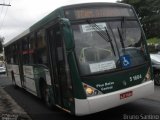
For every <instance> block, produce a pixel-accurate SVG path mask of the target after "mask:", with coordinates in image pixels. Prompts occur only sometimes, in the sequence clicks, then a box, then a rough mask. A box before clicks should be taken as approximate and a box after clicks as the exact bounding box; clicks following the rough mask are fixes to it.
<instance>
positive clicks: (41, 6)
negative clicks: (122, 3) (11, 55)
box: [0, 0, 117, 43]
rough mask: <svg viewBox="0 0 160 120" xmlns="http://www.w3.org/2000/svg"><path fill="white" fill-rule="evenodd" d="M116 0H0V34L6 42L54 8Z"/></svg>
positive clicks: (113, 0) (114, 0)
mask: <svg viewBox="0 0 160 120" xmlns="http://www.w3.org/2000/svg"><path fill="white" fill-rule="evenodd" d="M116 1H117V0H0V4H10V5H11V6H0V36H1V37H4V38H5V39H4V43H7V42H8V41H10V40H11V39H13V38H14V37H16V36H17V35H19V34H20V33H22V32H23V31H25V30H26V29H28V28H29V27H30V26H31V25H33V24H34V23H36V22H38V21H39V20H40V19H42V18H43V17H45V16H46V15H48V14H49V13H50V12H52V11H53V10H55V9H56V8H58V7H60V6H64V5H69V4H76V3H82V2H85V3H86V2H116Z"/></svg>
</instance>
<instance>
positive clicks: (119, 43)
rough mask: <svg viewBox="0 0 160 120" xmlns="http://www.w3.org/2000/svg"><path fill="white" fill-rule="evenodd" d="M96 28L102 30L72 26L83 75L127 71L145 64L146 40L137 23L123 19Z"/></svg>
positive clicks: (106, 22) (88, 26)
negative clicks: (144, 40) (119, 70)
mask: <svg viewBox="0 0 160 120" xmlns="http://www.w3.org/2000/svg"><path fill="white" fill-rule="evenodd" d="M94 24H96V26H97V27H98V28H97V27H94V25H93V23H91V24H89V23H87V22H86V23H82V24H74V25H72V29H73V33H74V40H75V54H76V58H77V61H78V66H79V70H80V73H81V75H90V74H95V73H102V72H108V71H114V70H116V69H127V68H131V67H134V66H138V65H141V64H144V63H145V61H146V57H145V50H144V49H145V47H144V42H143V37H142V33H141V29H140V26H139V23H138V22H137V21H136V20H125V21H124V18H122V19H120V20H116V21H105V22H95V23H94ZM106 31H107V32H108V33H107V32H106ZM100 34H102V35H103V36H105V37H106V39H108V41H107V40H105V38H104V37H102V35H100ZM111 43H112V44H111Z"/></svg>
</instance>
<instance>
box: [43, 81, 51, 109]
mask: <svg viewBox="0 0 160 120" xmlns="http://www.w3.org/2000/svg"><path fill="white" fill-rule="evenodd" d="M42 99H43V101H44V102H45V104H46V106H47V107H48V108H50V109H51V108H52V107H53V104H52V102H51V99H50V94H49V87H48V86H47V84H46V83H45V82H44V83H43V85H42Z"/></svg>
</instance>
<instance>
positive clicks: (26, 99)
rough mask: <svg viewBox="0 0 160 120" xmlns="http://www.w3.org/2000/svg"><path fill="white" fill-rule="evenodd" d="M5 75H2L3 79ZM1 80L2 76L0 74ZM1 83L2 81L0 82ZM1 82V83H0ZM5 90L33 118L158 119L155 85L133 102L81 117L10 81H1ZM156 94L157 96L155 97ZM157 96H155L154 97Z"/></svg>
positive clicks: (159, 105)
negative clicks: (46, 103) (153, 89)
mask: <svg viewBox="0 0 160 120" xmlns="http://www.w3.org/2000/svg"><path fill="white" fill-rule="evenodd" d="M4 78H5V77H3V79H4ZM0 80H1V82H2V81H3V80H2V77H1V76H0ZM2 83H3V82H2ZM0 84H1V83H0ZM3 86H5V88H4V89H5V91H7V93H9V95H10V96H11V97H12V98H13V99H15V101H16V102H17V103H18V104H19V105H20V106H21V107H22V108H23V109H24V110H25V111H26V112H27V113H28V114H29V115H30V117H31V118H32V119H33V120H84V119H85V120H86V119H87V120H91V119H96V120H100V119H101V120H107V119H108V120H120V119H121V120H127V119H132V120H136V119H137V120H139V119H141V120H144V119H145V120H151V119H152V120H157V119H160V97H159V94H160V87H156V88H155V90H156V92H155V94H154V95H151V96H148V97H146V98H143V99H139V100H136V101H134V102H131V103H128V104H125V105H122V106H119V107H116V108H112V109H109V110H106V111H103V112H99V113H96V114H92V115H87V116H83V117H76V116H72V115H69V114H68V113H66V112H64V111H62V110H60V109H58V108H56V107H55V108H53V109H52V110H50V109H49V108H47V107H46V106H45V105H44V104H43V102H42V101H41V100H40V99H38V98H37V97H35V96H33V95H31V94H30V93H28V92H26V91H24V90H23V89H21V88H19V89H15V88H14V87H13V86H12V85H10V83H8V82H6V81H5V83H3ZM156 94H157V95H156ZM157 96H158V97H157ZM156 97H157V98H156Z"/></svg>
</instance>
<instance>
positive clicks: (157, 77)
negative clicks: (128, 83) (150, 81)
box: [154, 70, 160, 86]
mask: <svg viewBox="0 0 160 120" xmlns="http://www.w3.org/2000/svg"><path fill="white" fill-rule="evenodd" d="M154 83H155V85H157V86H160V71H159V70H157V71H155V73H154Z"/></svg>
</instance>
